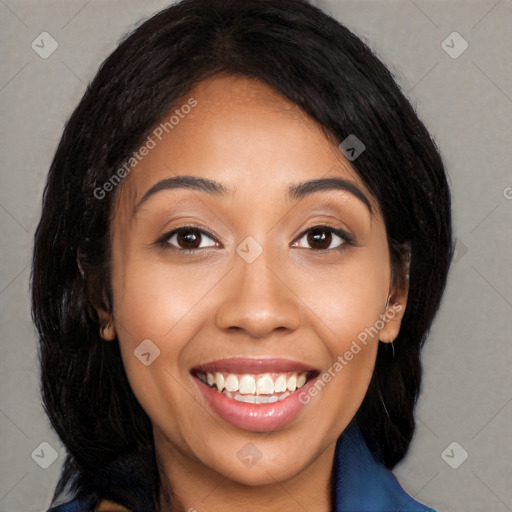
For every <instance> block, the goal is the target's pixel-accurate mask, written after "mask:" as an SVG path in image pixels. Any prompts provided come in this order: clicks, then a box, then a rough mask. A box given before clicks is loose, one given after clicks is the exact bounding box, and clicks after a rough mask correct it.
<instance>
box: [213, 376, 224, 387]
mask: <svg viewBox="0 0 512 512" xmlns="http://www.w3.org/2000/svg"><path fill="white" fill-rule="evenodd" d="M215 384H216V385H217V389H218V390H219V391H222V390H223V389H224V375H222V373H220V372H217V373H216V374H215Z"/></svg>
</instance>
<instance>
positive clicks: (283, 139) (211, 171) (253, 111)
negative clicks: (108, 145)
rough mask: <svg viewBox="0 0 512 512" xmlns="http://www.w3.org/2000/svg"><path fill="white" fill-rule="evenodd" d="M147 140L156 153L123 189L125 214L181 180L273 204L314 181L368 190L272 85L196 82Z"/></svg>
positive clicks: (219, 78)
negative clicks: (160, 185) (167, 182)
mask: <svg viewBox="0 0 512 512" xmlns="http://www.w3.org/2000/svg"><path fill="white" fill-rule="evenodd" d="M191 105H193V106H191ZM155 134H156V135H155ZM150 138H151V144H148V146H149V145H150V146H151V149H150V150H149V151H148V152H147V153H146V154H145V156H144V157H143V158H142V159H141V160H140V162H137V164H136V166H135V167H134V168H133V170H132V171H131V172H130V174H129V176H128V177H127V178H126V179H125V180H124V183H123V186H122V190H121V197H120V202H121V203H125V205H126V207H127V208H128V210H129V209H130V208H132V209H133V208H134V206H135V204H137V202H138V201H140V199H141V198H142V197H143V196H144V194H145V192H146V191H147V190H148V189H149V188H150V187H152V186H153V185H154V184H155V183H157V182H158V181H160V180H164V179H167V178H170V177H175V176H178V175H184V176H185V175H188V176H200V177H204V178H209V179H213V180H215V181H218V182H221V183H222V184H223V185H225V187H226V189H227V191H228V192H229V194H230V195H234V194H238V195H247V196H251V197H253V196H254V194H255V193H258V192H263V191H264V192H265V197H267V198H276V199H277V198H278V197H279V196H280V197H282V196H283V194H285V193H287V192H288V189H289V185H290V184H291V183H298V182H302V181H305V180H310V179H319V178H343V179H349V180H350V181H352V182H354V183H357V184H359V185H360V186H361V188H364V187H363V186H362V183H361V180H360V179H359V177H358V175H357V174H356V173H355V171H354V170H353V169H352V167H351V166H350V163H349V162H348V161H347V160H346V159H345V158H344V156H343V155H342V153H341V151H339V150H338V148H337V146H336V144H335V143H334V142H333V141H332V140H330V139H329V138H328V137H327V136H326V133H325V132H324V130H322V128H321V126H320V125H319V124H318V123H317V122H316V121H314V120H313V119H311V118H310V117H309V116H307V114H306V113H305V112H304V111H302V110H301V109H300V108H299V107H298V105H296V104H295V103H293V102H291V101H290V100H288V99H287V98H285V97H284V96H283V95H281V94H280V93H279V92H277V91H275V90H274V89H273V88H271V87H270V86H268V85H267V84H265V83H263V82H261V81H257V80H254V79H251V78H247V77H243V76H230V75H215V76H213V77H210V78H208V79H206V80H203V81H202V82H200V83H198V84H197V85H196V86H195V87H194V88H192V89H191V90H190V91H189V92H188V93H187V94H186V95H185V96H184V97H183V98H182V99H181V100H179V101H178V102H177V103H176V104H175V106H174V107H173V108H172V109H171V111H170V112H169V113H168V114H167V115H166V116H165V117H164V119H163V120H162V123H160V125H159V126H157V127H156V128H155V130H153V132H152V133H151V134H150ZM128 210H127V213H128Z"/></svg>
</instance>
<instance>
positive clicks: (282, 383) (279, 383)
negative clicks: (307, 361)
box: [274, 375, 286, 393]
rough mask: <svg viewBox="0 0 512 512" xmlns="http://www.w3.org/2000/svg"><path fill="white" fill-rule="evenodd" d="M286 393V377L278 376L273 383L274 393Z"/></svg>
mask: <svg viewBox="0 0 512 512" xmlns="http://www.w3.org/2000/svg"><path fill="white" fill-rule="evenodd" d="M283 391H286V377H285V376H284V375H279V377H277V379H276V381H275V383H274V393H282V392H283Z"/></svg>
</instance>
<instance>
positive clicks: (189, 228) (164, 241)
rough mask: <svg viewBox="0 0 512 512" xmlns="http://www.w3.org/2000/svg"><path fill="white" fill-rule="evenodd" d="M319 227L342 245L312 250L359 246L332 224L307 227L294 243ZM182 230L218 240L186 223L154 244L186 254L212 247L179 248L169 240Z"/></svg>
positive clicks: (319, 251)
mask: <svg viewBox="0 0 512 512" xmlns="http://www.w3.org/2000/svg"><path fill="white" fill-rule="evenodd" d="M319 229H320V230H323V231H327V232H329V233H331V234H334V235H336V236H338V237H339V238H340V239H341V240H342V242H341V243H340V245H338V246H337V247H334V248H333V249H309V250H311V251H315V252H318V253H322V254H323V253H327V252H331V251H335V250H337V251H341V250H343V249H345V246H346V245H350V246H357V243H356V241H355V239H354V237H353V236H352V235H351V234H350V233H348V232H347V231H345V230H342V229H337V228H334V227H332V226H328V225H325V224H320V225H315V226H312V227H310V228H308V229H306V230H305V231H303V232H302V233H301V234H300V235H299V236H298V237H297V238H296V239H295V241H294V242H293V243H294V244H295V243H297V242H298V241H300V240H301V239H302V238H303V237H304V236H305V235H307V234H308V233H310V232H313V231H314V230H319ZM180 232H182V233H183V232H194V233H200V234H201V235H205V236H206V237H208V238H210V239H211V240H213V241H215V242H217V240H215V237H214V236H213V235H212V234H211V233H209V232H208V231H206V230H205V229H203V228H201V227H198V226H190V225H186V226H180V227H178V228H174V229H173V230H171V231H169V232H167V233H166V234H165V235H163V236H162V237H160V238H159V239H158V240H157V241H156V242H155V243H154V245H156V246H157V247H160V248H162V249H164V250H173V251H178V252H181V253H184V254H192V253H195V252H197V251H200V250H203V249H208V248H210V247H206V248H205V247H198V248H195V249H182V248H179V247H175V246H172V245H171V244H170V243H169V240H170V239H171V238H172V237H173V236H174V235H178V234H179V233H180ZM331 243H332V242H331Z"/></svg>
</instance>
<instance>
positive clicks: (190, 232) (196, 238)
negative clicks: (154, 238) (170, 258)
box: [166, 227, 216, 250]
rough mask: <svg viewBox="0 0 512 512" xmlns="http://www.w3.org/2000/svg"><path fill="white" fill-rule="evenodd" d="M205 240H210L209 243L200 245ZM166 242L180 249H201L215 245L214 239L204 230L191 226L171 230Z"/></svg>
mask: <svg viewBox="0 0 512 512" xmlns="http://www.w3.org/2000/svg"><path fill="white" fill-rule="evenodd" d="M205 240H206V241H207V240H210V242H211V243H210V244H206V245H202V246H201V244H202V243H203V244H204V243H206V242H205ZM166 244H168V245H171V246H172V247H173V248H175V249H181V250H194V249H203V248H205V247H214V246H215V245H216V243H215V241H214V240H213V239H212V238H211V237H210V236H208V235H207V234H206V233H205V232H204V231H202V230H200V229H197V228H193V227H183V228H179V229H176V230H174V231H171V232H170V233H169V235H168V236H167V237H166Z"/></svg>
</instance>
